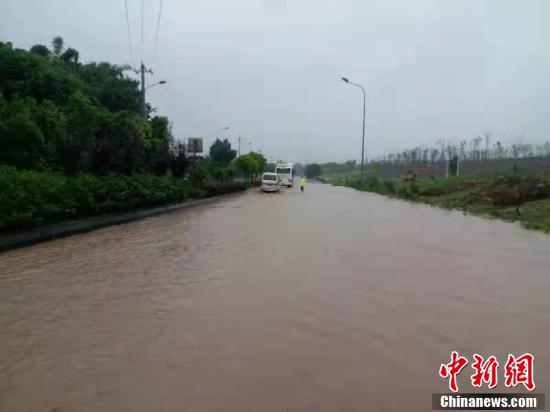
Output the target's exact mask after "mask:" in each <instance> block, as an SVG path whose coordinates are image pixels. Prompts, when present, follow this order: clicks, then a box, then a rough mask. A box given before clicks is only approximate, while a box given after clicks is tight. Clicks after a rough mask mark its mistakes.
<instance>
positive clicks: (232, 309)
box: [0, 184, 550, 411]
mask: <svg viewBox="0 0 550 412" xmlns="http://www.w3.org/2000/svg"><path fill="white" fill-rule="evenodd" d="M549 295H550V236H547V235H544V234H540V233H535V232H529V231H526V230H523V229H521V228H519V227H517V226H515V225H511V224H506V223H502V222H497V221H489V220H483V219H479V218H472V217H467V216H462V215H461V214H459V213H449V212H444V211H441V210H438V209H434V208H430V207H427V206H423V205H415V204H410V203H405V202H401V201H396V200H390V199H386V198H383V197H379V196H377V195H371V194H365V193H360V192H356V191H353V190H350V189H345V188H336V187H330V186H321V185H314V184H311V185H308V186H307V187H306V192H305V193H304V194H301V193H300V192H299V191H297V190H295V189H292V190H287V191H284V192H282V193H280V194H274V195H269V194H266V195H264V194H261V193H259V192H257V191H249V192H248V193H247V194H245V195H243V196H238V197H233V198H228V199H226V200H223V201H217V202H215V203H212V204H209V205H207V206H202V207H198V208H195V209H189V210H184V211H180V212H176V213H172V214H167V215H163V216H157V217H154V218H149V219H146V220H142V221H139V222H134V223H131V224H126V225H120V226H113V227H109V228H106V229H101V230H98V231H95V232H91V233H87V234H82V235H77V236H73V237H70V238H66V239H61V240H56V241H52V242H47V243H43V244H40V245H36V246H32V247H28V248H25V249H19V250H15V251H11V252H8V253H4V254H1V255H0V410H2V411H4V410H5V411H28V410H32V411H50V410H51V409H53V408H55V407H57V408H60V409H61V410H63V411H156V410H158V411H183V410H185V411H222V410H223V411H355V410H356V411H365V410H372V411H383V410H384V411H385V410H387V411H426V410H429V409H431V393H433V392H445V391H447V386H446V383H445V382H444V381H442V380H441V379H440V378H439V377H438V376H437V369H438V366H439V364H440V363H441V362H444V361H448V359H449V356H450V352H451V351H452V350H458V351H460V352H461V353H463V354H465V355H469V356H471V354H472V353H474V352H477V353H481V354H487V355H489V354H495V355H496V356H498V357H499V358H502V359H505V355H506V354H507V353H509V352H510V353H516V354H522V353H524V352H528V351H529V352H533V353H534V354H535V355H536V361H535V362H536V363H535V368H536V369H535V379H536V383H537V392H547V393H550V391H548V389H549V388H550V351H549V350H548V347H549V346H548V342H549V341H550V298H549ZM469 374H470V372H469V371H468V372H467V373H465V374H463V375H461V377H460V379H459V385H460V386H462V387H464V389H467V391H472V387H471V386H470V384H469V382H468V379H469ZM501 387H502V383H501Z"/></svg>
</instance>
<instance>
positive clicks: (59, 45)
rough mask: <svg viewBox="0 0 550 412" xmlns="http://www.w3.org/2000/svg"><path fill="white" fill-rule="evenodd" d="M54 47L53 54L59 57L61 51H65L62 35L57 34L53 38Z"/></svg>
mask: <svg viewBox="0 0 550 412" xmlns="http://www.w3.org/2000/svg"><path fill="white" fill-rule="evenodd" d="M52 49H53V54H54V55H55V56H56V57H59V56H60V55H61V52H62V51H63V38H62V37H61V36H56V37H54V38H53V40H52Z"/></svg>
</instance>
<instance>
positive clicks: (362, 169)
mask: <svg viewBox="0 0 550 412" xmlns="http://www.w3.org/2000/svg"><path fill="white" fill-rule="evenodd" d="M342 81H344V82H346V83H348V84H351V85H353V86H356V87H359V88H360V89H361V91H362V92H363V137H362V139H361V182H363V177H364V174H365V111H366V104H367V93H366V92H365V89H364V88H363V86H361V85H360V84H359V83H355V82H352V81H351V80H350V79H348V78H347V77H342Z"/></svg>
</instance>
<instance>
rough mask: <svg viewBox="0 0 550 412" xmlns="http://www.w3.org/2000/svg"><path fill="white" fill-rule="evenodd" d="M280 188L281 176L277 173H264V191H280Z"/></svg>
mask: <svg viewBox="0 0 550 412" xmlns="http://www.w3.org/2000/svg"><path fill="white" fill-rule="evenodd" d="M279 188H280V185H279V178H278V177H277V174H276V173H264V174H263V175H262V190H263V191H264V192H278V191H279Z"/></svg>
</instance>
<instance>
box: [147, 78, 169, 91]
mask: <svg viewBox="0 0 550 412" xmlns="http://www.w3.org/2000/svg"><path fill="white" fill-rule="evenodd" d="M159 84H166V80H161V81H160V82H157V83H153V84H151V85H149V86H147V87H146V88H145V90H147V89H149V88H151V87H155V86H158V85H159Z"/></svg>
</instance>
